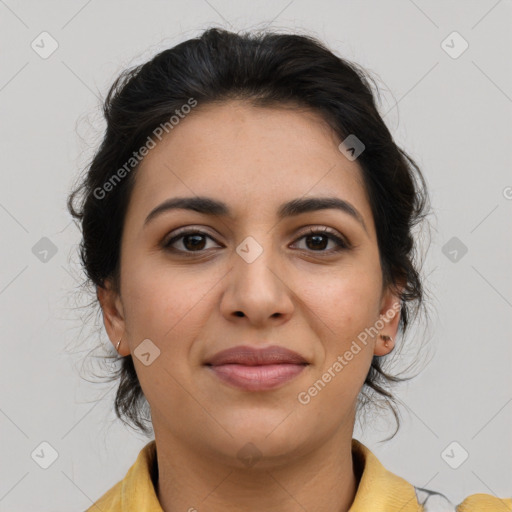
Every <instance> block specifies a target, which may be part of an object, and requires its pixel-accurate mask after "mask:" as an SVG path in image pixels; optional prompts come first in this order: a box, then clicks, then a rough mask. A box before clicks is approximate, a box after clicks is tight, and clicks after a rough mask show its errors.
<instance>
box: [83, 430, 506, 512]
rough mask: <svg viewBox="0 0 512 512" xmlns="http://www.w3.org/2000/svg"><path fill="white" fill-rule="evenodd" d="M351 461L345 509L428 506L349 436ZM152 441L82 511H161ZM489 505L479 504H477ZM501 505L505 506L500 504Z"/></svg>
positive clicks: (473, 499) (471, 500)
mask: <svg viewBox="0 0 512 512" xmlns="http://www.w3.org/2000/svg"><path fill="white" fill-rule="evenodd" d="M352 456H353V457H354V464H355V465H356V467H357V468H359V471H360V472H361V474H362V476H361V479H360V482H359V485H358V488H357V492H356V496H355V499H354V502H353V503H352V506H351V507H350V510H349V512H368V511H377V510H378V511H379V512H397V511H400V512H421V511H423V510H428V507H427V508H425V509H423V507H422V506H421V505H420V504H419V503H418V500H417V497H416V492H415V488H414V487H413V486H412V485H411V484H410V483H408V482H407V481H406V480H404V479H403V478H401V477H399V476H397V475H395V474H393V473H391V472H390V471H388V470H387V469H386V468H385V467H384V466H383V465H382V464H381V463H380V461H379V460H378V459H377V457H376V456H375V455H374V454H373V453H372V452H371V451H370V450H369V449H368V448H367V447H366V446H365V445H363V444H362V443H361V442H360V441H358V440H357V439H352ZM156 472H157V465H156V444H155V440H153V441H150V442H149V443H148V444H146V446H144V448H143V449H142V450H141V451H140V453H139V455H138V457H137V460H136V461H135V463H134V464H133V465H132V466H131V468H130V469H129V470H128V472H127V474H126V476H125V477H124V478H123V480H121V481H120V482H118V483H117V484H116V485H115V486H114V487H112V488H111V489H110V490H109V491H107V492H106V493H105V494H104V495H103V496H102V497H101V498H100V499H99V500H98V501H97V502H96V503H95V505H96V506H97V507H98V508H95V505H93V506H92V507H90V508H89V509H87V511H86V512H96V511H98V510H101V511H102V512H141V511H142V510H144V511H145V512H163V509H162V507H161V505H160V502H159V501H158V497H157V495H156V491H155V486H154V482H155V481H156V478H157V475H156ZM480 503H481V504H483V503H485V504H488V505H489V506H490V507H492V508H480V506H479V504H480ZM504 505H505V507H504ZM459 507H460V508H457V510H460V511H463V512H471V511H479V510H486V511H493V510H496V511H503V512H507V511H512V499H502V500H501V499H499V498H495V497H493V496H490V495H484V494H475V495H472V496H470V497H468V498H466V500H464V502H463V503H462V504H461V505H459ZM494 507H496V508H494Z"/></svg>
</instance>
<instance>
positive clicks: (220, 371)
mask: <svg viewBox="0 0 512 512" xmlns="http://www.w3.org/2000/svg"><path fill="white" fill-rule="evenodd" d="M308 365H309V363H308V362H307V361H306V359H304V358H303V357H302V356H301V355H300V354H297V353H296V352H293V351H291V350H288V349H285V348H284V347H278V346H271V347H267V348H263V349H261V348H259V349H257V348H253V347H249V346H238V347H234V348H231V349H227V350H223V351H221V352H218V353H217V354H215V355H214V356H213V357H212V358H211V359H209V360H208V361H207V362H206V363H205V366H206V367H207V368H208V369H209V370H210V371H211V372H212V373H213V375H215V377H217V378H219V379H220V380H221V381H223V382H224V383H226V384H229V385H231V386H233V387H236V388H238V389H243V390H245V391H268V390H271V389H276V388H278V387H281V386H283V385H284V384H285V383H287V382H289V381H290V380H292V379H293V378H295V377H296V376H297V375H299V374H300V373H302V372H303V371H304V369H305V368H306V367H307V366H308Z"/></svg>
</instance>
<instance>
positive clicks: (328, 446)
mask: <svg viewBox="0 0 512 512" xmlns="http://www.w3.org/2000/svg"><path fill="white" fill-rule="evenodd" d="M155 438H156V444H157V463H158V482H157V485H156V486H155V488H156V492H157V495H158V499H159V501H160V504H161V506H162V508H163V510H164V512H177V511H178V510H179V511H183V510H186V511H189V512H195V511H200V510H208V511H209V512H221V511H222V512H230V511H235V510H236V511H237V512H252V511H254V510H266V511H280V512H288V511H290V512H291V511H294V512H295V511H297V510H315V511H316V512H332V511H336V512H347V511H348V510H349V508H350V506H351V504H352V502H353V501H354V497H355V494H356V490H357V486H358V483H359V479H360V468H358V467H357V465H355V464H354V461H353V459H352V431H345V432H339V433H338V434H336V435H335V436H334V437H333V438H331V439H330V440H329V441H328V442H326V443H325V444H323V445H322V446H320V447H317V448H316V449H314V450H312V451H310V452H308V453H307V454H302V455H300V456H296V457H294V458H293V459H292V458H288V459H287V460H286V462H280V463H271V462H270V461H265V463H264V464H261V463H260V461H259V462H258V463H256V464H254V465H253V466H251V467H246V468H242V469H241V468H240V467H239V464H236V463H235V462H233V464H232V465H231V464H229V463H228V462H219V459H215V458H212V457H209V456H205V454H204V453H199V452H198V451H194V450H193V447H190V446H186V445H184V444H183V443H181V442H177V440H173V439H170V438H169V437H168V436H165V435H164V436H160V435H158V432H157V429H156V428H155ZM262 460H263V459H262ZM236 462H238V461H236Z"/></svg>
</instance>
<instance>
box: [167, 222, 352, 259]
mask: <svg viewBox="0 0 512 512" xmlns="http://www.w3.org/2000/svg"><path fill="white" fill-rule="evenodd" d="M206 239H210V240H212V241H213V242H215V240H214V239H213V238H212V237H211V236H210V235H209V234H207V233H205V232H204V231H200V230H197V229H188V230H187V229H185V230H182V231H178V233H175V235H174V236H173V237H172V238H170V239H169V240H167V241H164V243H163V244H162V246H163V248H164V249H167V250H169V251H173V252H178V253H184V254H186V253H194V252H197V253H200V252H202V251H205V250H206V249H209V248H211V247H206V245H207V240H206ZM302 239H305V240H306V247H305V248H304V247H299V249H301V250H309V251H313V252H321V253H327V254H332V253H336V252H339V251H342V250H346V249H350V248H351V245H350V243H349V242H348V241H346V240H344V239H343V238H341V237H340V236H338V235H337V234H335V232H333V231H331V230H330V229H328V228H321V229H319V228H317V229H314V228H310V229H309V230H308V231H307V232H306V233H305V234H303V235H302V236H300V237H299V238H298V239H297V240H302ZM178 242H179V244H181V247H179V246H178V247H175V246H176V245H179V244H178ZM329 242H333V243H334V245H335V248H334V249H330V250H325V249H326V244H328V243H329ZM295 243H297V242H295ZM308 245H309V247H308Z"/></svg>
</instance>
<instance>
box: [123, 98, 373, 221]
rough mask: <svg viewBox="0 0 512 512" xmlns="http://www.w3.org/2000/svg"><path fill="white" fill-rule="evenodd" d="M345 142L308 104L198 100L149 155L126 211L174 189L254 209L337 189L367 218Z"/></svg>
mask: <svg viewBox="0 0 512 512" xmlns="http://www.w3.org/2000/svg"><path fill="white" fill-rule="evenodd" d="M340 142H341V140H339V138H338V137H337V135H336V134H335V133H334V131H333V130H332V129H331V128H330V127H329V126H328V124H327V123H326V122H325V121H324V119H323V118H322V117H321V116H320V115H319V114H318V113H316V112H313V111H310V110H306V109H300V108H297V107H291V106H283V107H279V108H274V107H272V108H271V107H254V106H252V105H250V104H248V103H246V102H242V101H230V102H227V103H223V104H220V105H206V106H201V105H198V106H197V107H196V108H195V109H194V110H193V111H192V113H191V114H189V115H188V116H187V117H185V118H184V119H181V120H180V122H179V124H177V125H176V126H174V128H173V129H172V131H171V132H170V133H169V134H168V135H166V136H165V137H164V138H163V139H162V141H161V142H158V144H157V145H156V147H154V149H151V150H150V151H149V153H148V154H147V155H146V156H145V157H144V160H143V161H142V163H141V164H140V166H139V168H138V170H137V175H136V180H135V187H134V190H133V193H132V197H131V201H130V207H129V212H130V214H131V215H132V216H136V217H141V216H143V215H144V214H145V215H147V213H148V212H149V211H150V210H151V209H152V208H153V207H154V206H155V205H157V204H159V203H160V202H162V201H164V200H166V199H168V198H170V197H176V196H183V195H186V196H193V195H197V196H210V197H215V198H217V199H220V200H222V201H224V202H227V203H229V204H230V207H231V209H232V210H233V211H235V212H239V214H240V215H244V214H247V215H252V214H254V213H255V212H256V213H258V214H262V213H263V212H264V211H267V210H268V212H269V213H270V212H272V211H274V212H275V211H276V210H277V209H278V208H279V206H280V205H281V204H282V203H283V202H286V201H289V200H291V199H296V198H300V197H303V196H307V195H315V196H319V195H329V196H333V195H335V196H338V197H340V198H343V199H346V200H348V201H350V202H351V203H352V204H354V205H355V206H356V208H357V209H358V210H359V211H360V212H361V214H362V215H363V217H364V218H365V220H366V221H367V224H369V223H371V211H370V208H369V204H368V201H367V195H366V191H365V187H364V184H363V180H362V175H361V169H360V167H359V165H358V164H357V162H356V161H349V160H348V159H347V158H346V157H345V156H344V155H343V154H342V153H341V152H340V151H339V149H338V145H339V143H340ZM256 210H257V211H256ZM145 215H144V217H145ZM138 222H143V219H142V220H138Z"/></svg>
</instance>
